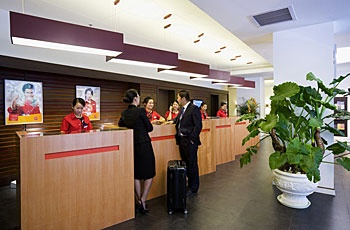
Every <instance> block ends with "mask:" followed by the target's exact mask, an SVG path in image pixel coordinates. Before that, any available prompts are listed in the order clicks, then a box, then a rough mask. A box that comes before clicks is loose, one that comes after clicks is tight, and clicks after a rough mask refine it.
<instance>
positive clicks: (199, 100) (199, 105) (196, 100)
mask: <svg viewBox="0 0 350 230" xmlns="http://www.w3.org/2000/svg"><path fill="white" fill-rule="evenodd" d="M192 103H193V104H194V105H196V106H197V107H198V108H200V107H201V104H202V103H203V100H201V99H193V100H192Z"/></svg>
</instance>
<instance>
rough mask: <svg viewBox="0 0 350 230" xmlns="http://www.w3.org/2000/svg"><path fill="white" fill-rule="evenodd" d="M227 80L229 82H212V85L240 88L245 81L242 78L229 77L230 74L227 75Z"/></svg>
mask: <svg viewBox="0 0 350 230" xmlns="http://www.w3.org/2000/svg"><path fill="white" fill-rule="evenodd" d="M228 78H229V80H228V81H226V82H219V81H213V82H212V84H218V85H228V86H241V85H243V84H244V81H245V80H244V78H243V77H236V76H230V73H229V77H228Z"/></svg>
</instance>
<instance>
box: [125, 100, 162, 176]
mask: <svg viewBox="0 0 350 230" xmlns="http://www.w3.org/2000/svg"><path fill="white" fill-rule="evenodd" d="M118 125H119V126H120V127H127V128H129V129H133V130H134V178H135V179H138V180H146V179H150V178H153V177H154V176H155V175H156V167H155V158H154V152H153V147H152V143H151V138H150V137H149V135H148V133H149V132H151V131H153V126H152V124H151V122H150V121H149V119H148V118H147V116H146V110H145V108H137V107H136V106H134V105H129V106H128V108H127V109H126V110H124V111H123V112H122V116H121V118H120V120H119V123H118Z"/></svg>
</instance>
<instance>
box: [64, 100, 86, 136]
mask: <svg viewBox="0 0 350 230" xmlns="http://www.w3.org/2000/svg"><path fill="white" fill-rule="evenodd" d="M84 106H85V101H84V99H82V98H75V99H74V100H73V102H72V110H73V112H71V113H70V114H68V115H67V116H65V117H64V118H63V120H62V125H61V132H62V133H80V132H86V131H89V130H91V129H92V124H91V122H90V120H89V117H88V116H86V115H84V114H83V109H84Z"/></svg>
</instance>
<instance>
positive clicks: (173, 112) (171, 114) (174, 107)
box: [165, 101, 180, 121]
mask: <svg viewBox="0 0 350 230" xmlns="http://www.w3.org/2000/svg"><path fill="white" fill-rule="evenodd" d="M179 107H180V106H179V103H178V102H177V101H174V102H173V103H172V104H171V105H170V107H169V111H167V112H166V113H165V118H166V120H167V121H172V120H174V119H175V118H176V117H177V115H178V114H179V112H180V111H179Z"/></svg>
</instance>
